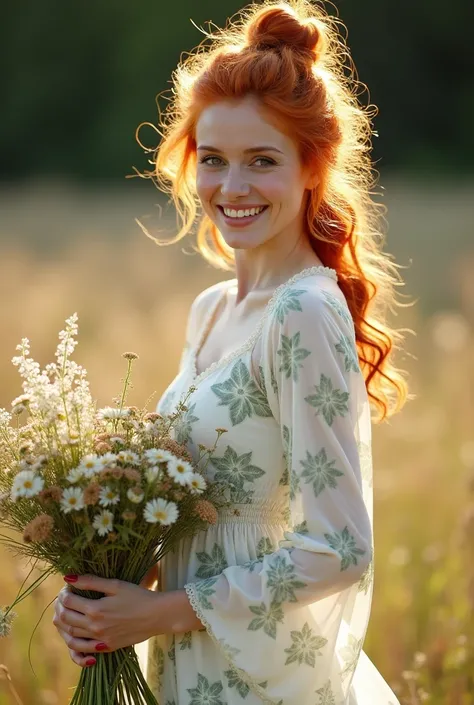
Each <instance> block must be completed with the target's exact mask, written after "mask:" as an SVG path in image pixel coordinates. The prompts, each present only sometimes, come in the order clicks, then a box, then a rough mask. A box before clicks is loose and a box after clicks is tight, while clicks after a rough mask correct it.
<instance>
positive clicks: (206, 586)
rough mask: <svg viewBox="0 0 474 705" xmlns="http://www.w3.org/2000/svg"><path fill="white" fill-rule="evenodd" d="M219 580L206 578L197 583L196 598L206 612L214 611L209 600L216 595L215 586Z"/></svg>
mask: <svg viewBox="0 0 474 705" xmlns="http://www.w3.org/2000/svg"><path fill="white" fill-rule="evenodd" d="M217 580H218V579H217V578H206V579H204V580H200V581H199V582H196V597H197V599H198V602H199V604H200V605H201V607H202V608H203V609H204V610H212V609H214V608H213V606H212V604H211V603H210V602H209V599H208V598H209V597H212V595H215V593H216V588H215V587H214V586H215V584H216V583H217Z"/></svg>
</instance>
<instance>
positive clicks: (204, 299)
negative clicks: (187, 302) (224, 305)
mask: <svg viewBox="0 0 474 705" xmlns="http://www.w3.org/2000/svg"><path fill="white" fill-rule="evenodd" d="M228 282H229V280H227V279H223V280H222V281H219V282H217V283H216V284H212V285H211V286H208V287H207V288H206V289H203V290H202V291H200V292H199V294H198V295H197V296H196V297H195V299H194V301H193V302H192V304H191V309H190V314H189V318H190V321H192V326H193V328H195V329H197V330H199V328H200V327H201V325H202V324H203V322H204V320H205V318H206V316H207V314H208V312H209V310H210V309H212V308H213V307H214V305H215V304H216V303H217V301H218V300H219V299H220V297H221V296H222V293H223V292H224V291H225V289H226V288H227V286H228Z"/></svg>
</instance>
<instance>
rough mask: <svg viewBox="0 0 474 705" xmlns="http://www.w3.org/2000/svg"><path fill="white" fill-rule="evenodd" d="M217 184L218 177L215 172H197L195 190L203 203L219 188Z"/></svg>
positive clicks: (218, 182)
mask: <svg viewBox="0 0 474 705" xmlns="http://www.w3.org/2000/svg"><path fill="white" fill-rule="evenodd" d="M219 185H220V179H219V176H218V175H217V173H210V172H208V173H205V172H199V171H198V172H197V174H196V191H197V194H198V196H199V198H200V199H201V201H202V202H203V203H205V202H206V201H210V200H211V199H212V196H213V195H214V193H215V192H216V190H217V189H218V188H219Z"/></svg>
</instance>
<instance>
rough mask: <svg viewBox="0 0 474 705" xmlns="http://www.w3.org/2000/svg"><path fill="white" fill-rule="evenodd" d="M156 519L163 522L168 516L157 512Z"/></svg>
mask: <svg viewBox="0 0 474 705" xmlns="http://www.w3.org/2000/svg"><path fill="white" fill-rule="evenodd" d="M155 519H158V520H160V519H161V520H164V519H166V514H165V512H155Z"/></svg>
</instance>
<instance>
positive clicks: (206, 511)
mask: <svg viewBox="0 0 474 705" xmlns="http://www.w3.org/2000/svg"><path fill="white" fill-rule="evenodd" d="M194 509H195V511H196V514H197V515H198V517H199V518H200V519H202V520H203V521H205V522H207V523H208V524H216V523H217V509H216V508H215V506H214V505H213V504H212V503H211V502H209V501H208V500H207V499H200V500H199V501H198V502H196V506H195V508H194Z"/></svg>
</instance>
